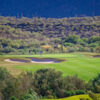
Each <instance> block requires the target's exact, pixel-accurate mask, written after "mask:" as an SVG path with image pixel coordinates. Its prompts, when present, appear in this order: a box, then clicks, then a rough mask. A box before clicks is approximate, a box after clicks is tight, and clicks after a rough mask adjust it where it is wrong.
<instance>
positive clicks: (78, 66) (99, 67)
mask: <svg viewBox="0 0 100 100" xmlns="http://www.w3.org/2000/svg"><path fill="white" fill-rule="evenodd" d="M94 55H96V54H93V53H65V54H44V55H1V56H0V67H6V68H7V69H8V70H9V71H10V72H11V74H12V75H14V76H17V75H19V74H20V73H21V72H23V71H32V72H35V71H37V70H39V69H42V68H54V69H56V70H57V71H61V72H62V73H63V76H68V75H72V76H73V75H77V76H78V77H79V78H80V79H82V80H85V81H89V80H90V79H92V78H94V77H96V76H97V74H98V73H100V58H99V57H93V56H94ZM28 57H35V58H52V59H60V60H62V61H61V62H58V63H34V62H33V63H31V62H22V63H21V62H7V61H6V59H19V60H21V59H22V60H28V61H29V59H28Z"/></svg>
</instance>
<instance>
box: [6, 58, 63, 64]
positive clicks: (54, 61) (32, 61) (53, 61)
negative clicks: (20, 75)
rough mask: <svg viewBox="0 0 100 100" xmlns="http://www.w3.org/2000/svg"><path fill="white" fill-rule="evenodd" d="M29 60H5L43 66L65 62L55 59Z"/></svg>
mask: <svg viewBox="0 0 100 100" xmlns="http://www.w3.org/2000/svg"><path fill="white" fill-rule="evenodd" d="M28 59H29V60H30V61H28V60H22V59H5V61H7V62H12V63H28V62H31V63H42V64H51V63H60V62H62V61H64V60H59V59H54V58H31V57H30V58H28Z"/></svg>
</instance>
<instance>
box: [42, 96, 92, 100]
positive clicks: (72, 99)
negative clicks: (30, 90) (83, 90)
mask: <svg viewBox="0 0 100 100" xmlns="http://www.w3.org/2000/svg"><path fill="white" fill-rule="evenodd" d="M80 98H84V99H87V98H88V100H92V99H91V98H90V97H89V96H88V95H78V96H72V97H68V98H63V99H42V100H80Z"/></svg>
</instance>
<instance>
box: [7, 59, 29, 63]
mask: <svg viewBox="0 0 100 100" xmlns="http://www.w3.org/2000/svg"><path fill="white" fill-rule="evenodd" d="M5 61H6V62H12V63H28V62H29V61H28V60H23V59H5Z"/></svg>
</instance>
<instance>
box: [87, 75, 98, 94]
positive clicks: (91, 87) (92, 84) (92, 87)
mask: <svg viewBox="0 0 100 100" xmlns="http://www.w3.org/2000/svg"><path fill="white" fill-rule="evenodd" d="M86 88H87V90H91V91H93V92H94V93H100V74H99V75H98V76H97V77H95V78H94V79H93V80H90V81H89V82H88V84H87V85H86Z"/></svg>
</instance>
